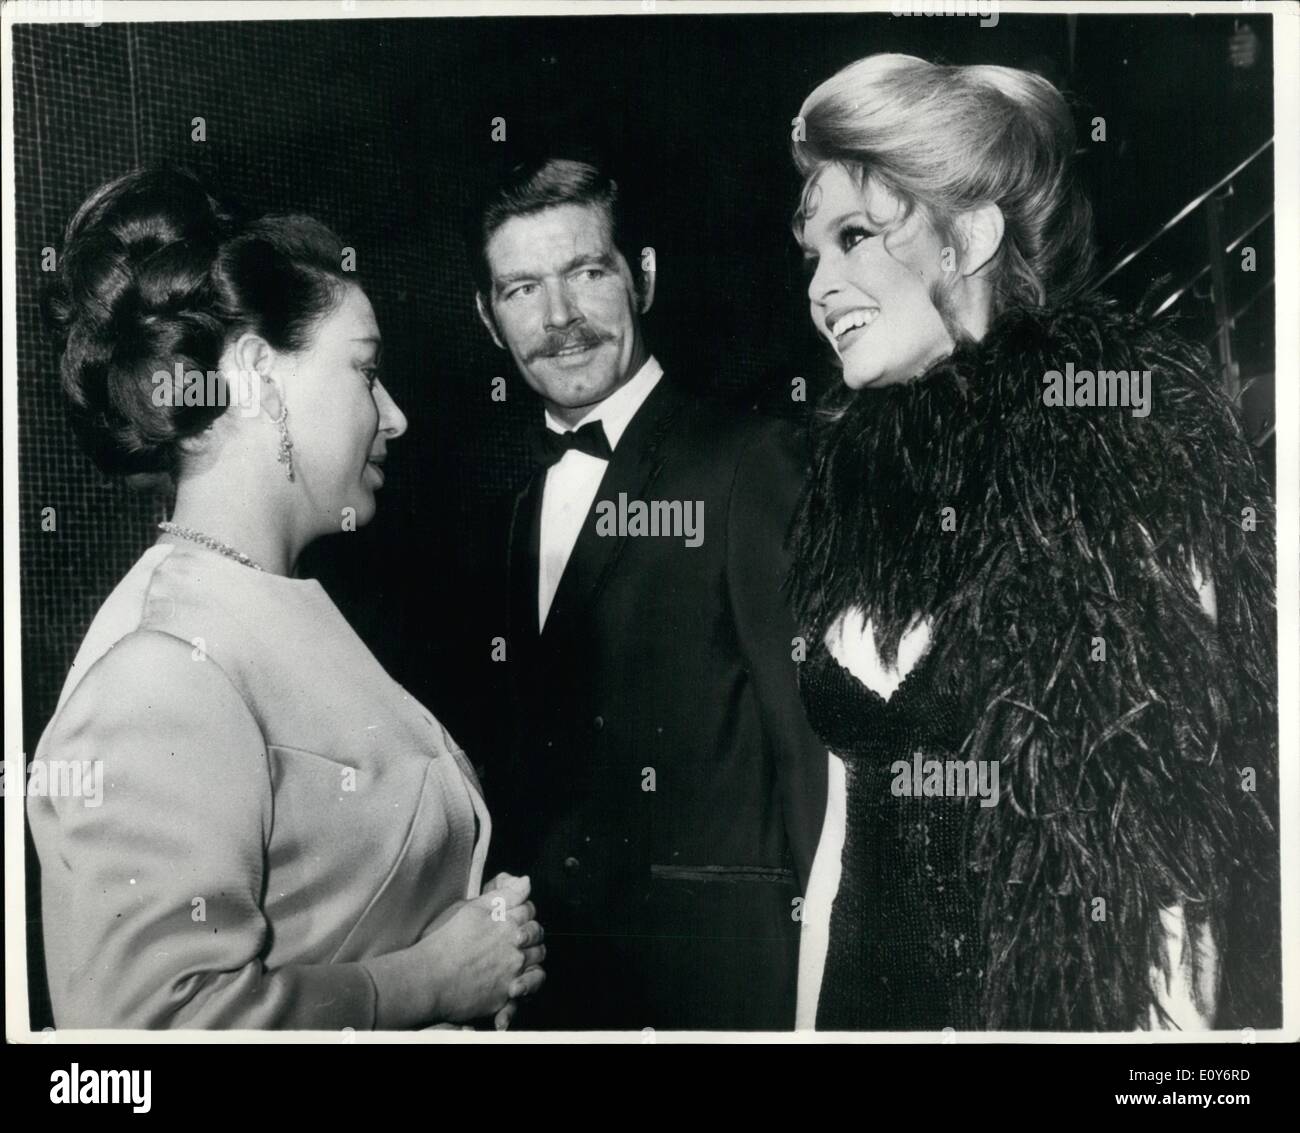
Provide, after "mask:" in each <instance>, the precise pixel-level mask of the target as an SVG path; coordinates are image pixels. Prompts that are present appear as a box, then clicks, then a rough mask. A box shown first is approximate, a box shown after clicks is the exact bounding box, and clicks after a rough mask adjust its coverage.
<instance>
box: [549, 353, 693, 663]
mask: <svg viewBox="0 0 1300 1133" xmlns="http://www.w3.org/2000/svg"><path fill="white" fill-rule="evenodd" d="M685 403H686V398H685V397H684V396H683V395H682V393H681V392H680V391H679V390H677V389H676V388H675V387H674V386H673V385H671V384H670V383H669V380H668V378H667V377H663V378H660V379H659V384H658V385H656V386H655V388H654V389H653V390H651V392H650V395H649V397H647V398H646V399H645V401H644V403H642V405H641V408H640V409H638V410H637V412H636V414H635V416H633V418H632V420H631V421H630V422H629V423H628V426H627V428H626V429H625V430H624V432H623V436H622V437H621V438H620V439H619V443H618V446H617V447H616V448H615V449H614V459H613V460H611V461H610V462H609V466H608V467H607V468H606V469H605V475H604V477H603V478H602V479H601V481H600V487H599V488H598V489H597V490H596V498H595V500H593V501H592V506H591V510H589V511H588V512H587V518H586V519H585V520H584V521H583V524H582V531H581V532H580V533H579V535H578V541H577V543H575V544H574V547H573V553H572V554H571V555H570V556H569V561H568V564H567V565H566V566H565V568H564V574H563V575H562V576H561V577H560V585H559V587H558V589H557V590H556V592H555V598H554V600H553V601H552V603H551V609H550V613H548V614H547V617H546V626H545V627H544V629H543V630H542V638H543V640H550V639H553V638H554V637H555V636H556V634H557V633H558V632H559V630H560V629H561V628H562V627H563V626H564V625H565V623H566V622H567V621H568V620H569V619H570V618H572V617H573V616H574V614H575V613H576V612H577V611H580V610H583V609H586V608H587V607H589V606H590V605H591V603H592V602H594V601H595V599H596V597H597V595H598V594H599V592H600V587H601V585H602V583H603V582H604V580H605V578H606V577H607V576H608V573H609V571H610V569H611V568H612V567H613V565H614V563H615V562H617V560H618V557H619V555H620V553H621V552H622V550H623V542H624V540H625V538H626V536H623V535H618V536H607V535H606V536H602V535H597V534H596V508H597V506H598V505H599V504H600V502H601V501H602V500H612V501H613V502H614V503H615V504H617V503H618V498H619V494H620V493H626V494H627V497H628V499H629V500H632V499H640V498H643V497H644V495H645V492H646V490H647V489H648V488H649V486H650V484H651V483H652V482H653V481H654V478H655V476H656V474H657V473H658V471H659V469H660V467H662V464H663V460H662V455H663V443H662V442H663V439H664V437H665V436H666V435H667V432H668V428H669V425H670V424H671V422H672V419H673V418H674V417H675V416H676V414H677V413H678V411H679V410H680V409H681V408H682V406H683V405H685ZM540 502H541V493H540V492H539V493H538V505H539V506H538V510H539V511H540ZM536 574H537V571H536V566H535V565H534V569H533V607H534V621H533V625H536V624H537V622H536V620H535V619H536V605H537V583H536Z"/></svg>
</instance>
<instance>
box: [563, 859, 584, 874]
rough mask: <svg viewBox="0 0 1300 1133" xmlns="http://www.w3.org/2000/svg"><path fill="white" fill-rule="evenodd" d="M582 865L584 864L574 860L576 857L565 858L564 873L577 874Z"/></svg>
mask: <svg viewBox="0 0 1300 1133" xmlns="http://www.w3.org/2000/svg"><path fill="white" fill-rule="evenodd" d="M581 864H582V863H581V862H579V861H578V859H577V858H574V857H568V858H565V859H564V872H565V873H577V872H578V866H579V865H581Z"/></svg>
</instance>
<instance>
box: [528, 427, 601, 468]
mask: <svg viewBox="0 0 1300 1133" xmlns="http://www.w3.org/2000/svg"><path fill="white" fill-rule="evenodd" d="M575 448H576V449H577V450H578V451H579V452H585V453H586V454H587V455H588V456H596V457H599V458H600V459H601V460H610V459H612V458H613V456H614V450H613V449H612V448H610V447H609V438H608V437H607V436H605V426H604V425H602V424H601V423H600V422H599V421H589V422H588V423H587V424H585V425H583V426H582V428H581V429H573V430H571V431H570V432H567V433H557V432H555V430H554V429H545V428H544V429H543V430H542V433H541V436H539V437H538V438H537V462H538V463H539V464H540V465H541V466H542V467H543V468H549V467H550V466H551V465H552V464H554V463H555V462H556V461H558V460H559V459H560V458H561V457H563V456H564V454H565V453H566V452H569V451H570V450H571V449H575Z"/></svg>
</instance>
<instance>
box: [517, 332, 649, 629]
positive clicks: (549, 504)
mask: <svg viewBox="0 0 1300 1133" xmlns="http://www.w3.org/2000/svg"><path fill="white" fill-rule="evenodd" d="M663 376H664V371H663V367H662V366H660V365H659V363H658V362H656V361H655V360H654V358H653V357H651V358H647V359H646V361H645V365H643V366H642V367H641V369H639V370H638V371H637V372H636V374H635V376H634V377H633V378H632V380H631V381H629V382H627V383H626V384H625V385H622V386H620V387H619V388H618V389H617V390H615V391H614V392H613V393H611V394H610V395H609V396H608V397H607V398H605V400H604V401H602V402H601V403H600V404H599V405H597V406H596V407H595V408H594V409H592V411H591V412H590V413H588V414H587V415H586V416H585V417H584V418H583V419H582V420H581V421H579V422H578V424H576V425H574V426H573V429H579V428H581V427H582V426H583V425H586V424H588V423H590V422H592V421H599V422H600V423H601V425H602V426H603V427H604V429H605V437H606V439H607V440H608V441H609V447H610V449H611V450H613V449H616V448H618V442H619V440H620V439H621V438H622V436H623V433H624V431H625V430H626V429H627V427H628V424H629V423H630V422H631V420H632V418H633V417H634V416H636V411H637V410H638V409H640V408H641V406H642V404H643V403H644V402H645V399H646V398H647V397H649V396H650V391H651V390H652V389H654V388H655V386H656V385H658V384H659V379H660V378H662V377H663ZM546 427H547V428H548V429H550V430H551V431H552V432H554V433H566V432H569V431H570V429H569V427H568V426H566V425H564V424H563V423H562V422H560V421H557V420H556V419H555V418H554V417H552V416H551V412H550V410H547V411H546ZM608 467H609V461H607V460H601V459H600V457H598V456H592V455H591V454H590V453H585V452H580V451H579V450H578V449H570V450H569V451H568V452H566V453H565V454H564V455H563V456H562V457H561V458H560V459H559V460H557V461H556V462H555V463H554V464H552V465H551V467H550V468H549V469H547V472H546V484H545V486H544V487H543V488H542V530H541V545H540V547H539V548H538V551H539V553H538V560H537V626H538V629H539V630H540V629H541V628H542V627H543V626H545V625H546V615H547V614H548V613H550V610H551V603H552V602H553V601H554V600H555V592H556V590H558V589H559V587H560V579H561V578H562V577H563V575H564V568H565V567H566V566H567V565H568V563H569V556H570V555H571V554H573V547H574V544H575V543H577V541H578V535H579V533H580V532H581V531H582V525H583V523H584V521H585V520H586V518H587V513H588V512H589V511H591V505H592V504H593V503H594V502H595V500H596V492H597V490H598V489H599V488H600V481H601V479H602V478H603V477H604V475H605V469H606V468H608Z"/></svg>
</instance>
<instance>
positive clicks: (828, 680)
mask: <svg viewBox="0 0 1300 1133" xmlns="http://www.w3.org/2000/svg"><path fill="white" fill-rule="evenodd" d="M927 662H928V655H927V657H925V658H922V660H921V661H920V662H919V663H918V664H917V665H916V667H915V668H914V669H913V670H912V671H911V672H910V673H909V674H908V675H907V677H906V678H905V679H904V681H903V683H902V684H901V685H900V686H899V687H898V689H897V690H896V691H895V692H894V694H893V696H891V697H890V698H889V699H888V700H885V699H884V698H883V697H882V696H880V695H879V694H878V693H877V692H875V691H874V690H873V689H870V688H868V687H867V686H866V685H864V684H863V683H862V682H861V681H860V680H858V678H857V677H855V676H854V675H853V674H852V673H850V672H849V671H848V670H847V669H845V668H844V667H843V666H842V665H841V664H840V663H839V662H838V661H837V660H835V658H834V657H832V656H831V655H830V653H829V652H828V651H827V649H826V647H825V645H824V644H823V645H819V646H818V647H817V648H816V649H815V650H814V651H813V653H812V654H811V655H810V656H809V658H808V659H807V661H805V662H804V664H803V665H802V666H800V688H801V692H802V695H803V700H804V705H805V707H806V709H807V712H808V719H809V721H810V722H811V723H812V725H813V727H814V728H815V729H816V730H817V732H818V733H819V734H820V736H821V738H822V740H823V741H824V742H825V744H826V746H827V747H828V748H829V749H830V750H831V751H832V752H834V753H835V754H836V755H837V756H839V757H840V758H841V759H843V761H844V765H845V771H846V775H845V781H846V814H845V836H844V851H843V858H842V873H841V877H840V886H839V890H838V892H837V894H836V897H835V903H834V905H833V907H832V909H831V919H830V941H829V946H828V948H827V953H826V964H825V968H824V970H823V975H822V983H821V996H820V998H819V1000H818V1006H817V1029H818V1030H831V1031H848V1030H889V1031H903V1030H935V1031H938V1030H942V1029H943V1028H944V1027H952V1028H953V1029H954V1030H972V1029H979V1028H981V1026H982V1024H981V1021H980V1020H981V1013H980V1000H981V991H982V987H981V985H982V980H983V977H984V970H985V964H984V957H983V951H982V947H981V935H980V933H979V932H978V927H977V916H978V910H979V895H978V886H977V878H976V877H975V876H973V875H972V874H971V872H970V871H969V870H968V869H967V861H966V855H965V854H964V853H963V850H962V846H963V841H964V839H963V828H964V825H965V823H966V822H967V820H968V819H969V818H971V817H973V808H976V807H978V805H979V799H978V798H943V797H922V798H913V797H908V796H896V795H894V794H893V793H892V791H891V783H892V782H893V780H894V773H893V772H892V770H891V765H892V764H894V763H895V762H896V761H897V760H906V761H907V762H908V763H909V764H910V763H911V761H912V758H913V755H914V754H915V753H917V752H920V753H921V754H922V756H923V758H925V759H941V760H943V759H948V758H955V751H956V749H957V748H958V747H959V746H960V744H961V741H962V739H963V737H964V734H965V732H964V729H963V726H962V722H961V715H962V714H961V712H960V709H959V706H958V704H957V703H956V702H955V701H954V700H953V699H951V698H949V697H945V696H943V695H941V694H940V693H939V692H938V691H937V690H936V689H935V688H934V687H933V684H932V682H931V681H930V680H929V679H928V677H929V672H928V670H929V665H928V663H927Z"/></svg>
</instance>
